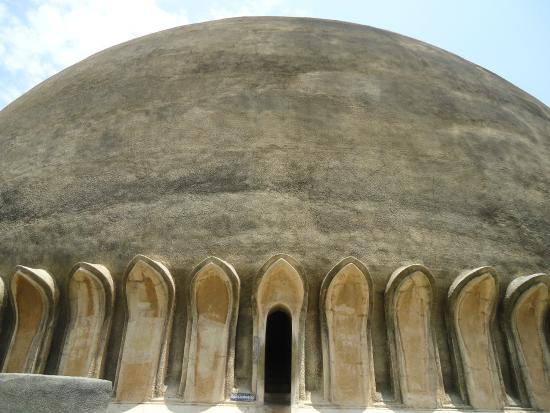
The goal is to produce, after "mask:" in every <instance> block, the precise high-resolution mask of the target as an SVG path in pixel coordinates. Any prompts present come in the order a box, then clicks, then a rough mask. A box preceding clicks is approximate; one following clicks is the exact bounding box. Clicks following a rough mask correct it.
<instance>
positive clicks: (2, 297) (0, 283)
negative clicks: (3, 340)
mask: <svg viewBox="0 0 550 413" xmlns="http://www.w3.org/2000/svg"><path fill="white" fill-rule="evenodd" d="M5 303H6V289H5V287H4V280H2V278H0V335H1V334H2V329H1V326H2V319H3V316H4V305H5Z"/></svg>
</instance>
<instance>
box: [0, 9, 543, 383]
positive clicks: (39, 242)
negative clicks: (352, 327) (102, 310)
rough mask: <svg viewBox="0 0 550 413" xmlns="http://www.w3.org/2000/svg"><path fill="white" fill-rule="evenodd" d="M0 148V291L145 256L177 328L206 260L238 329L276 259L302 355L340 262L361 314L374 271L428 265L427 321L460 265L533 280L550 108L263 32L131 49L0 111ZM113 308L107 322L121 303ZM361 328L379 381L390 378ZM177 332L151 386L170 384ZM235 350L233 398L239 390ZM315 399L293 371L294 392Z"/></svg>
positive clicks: (357, 28) (455, 73)
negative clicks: (166, 292)
mask: <svg viewBox="0 0 550 413" xmlns="http://www.w3.org/2000/svg"><path fill="white" fill-rule="evenodd" d="M0 147H1V148H2V150H1V151H0V165H1V166H2V168H1V169H0V181H1V182H2V186H1V188H0V271H1V275H2V277H4V279H5V280H6V283H7V282H8V276H9V275H10V274H12V273H13V271H14V268H15V266H16V265H18V264H23V265H26V266H30V267H37V268H45V269H47V270H48V271H49V272H50V273H51V274H52V275H53V276H54V278H55V279H56V280H57V281H58V284H59V286H60V288H61V290H62V293H63V289H64V288H65V287H64V285H65V284H64V283H66V281H67V274H68V273H69V270H70V269H71V267H72V266H73V265H74V264H75V263H76V262H78V261H87V262H92V263H101V264H103V265H104V266H106V267H108V268H109V269H110V270H111V272H112V274H113V277H114V279H115V284H117V283H118V284H120V279H121V277H122V273H123V272H124V268H125V267H126V265H127V263H128V262H129V261H130V260H131V258H132V257H133V256H135V255H136V254H138V253H139V254H145V255H147V256H149V257H153V258H154V259H155V260H158V261H161V262H163V263H165V264H166V265H167V266H168V267H169V268H170V270H171V272H172V274H173V275H174V278H175V280H176V287H177V288H176V289H177V295H178V297H179V298H178V300H180V299H181V302H182V303H183V304H181V303H180V301H178V304H177V306H176V315H175V325H176V324H177V323H180V324H179V325H180V326H181V325H184V324H185V317H186V315H185V294H187V289H186V285H187V279H188V278H187V277H188V275H189V273H190V271H191V269H192V268H193V267H194V266H195V265H196V264H198V263H199V262H201V261H202V260H203V259H204V258H205V257H207V256H216V257H220V258H221V259H223V260H225V261H227V262H228V263H230V264H232V265H233V266H234V267H235V270H236V272H237V273H238V275H239V277H240V279H241V282H242V292H241V310H240V314H239V332H242V333H243V334H245V333H246V334H248V333H249V331H248V330H249V329H251V328H252V327H251V321H250V320H251V317H252V315H251V311H252V310H251V298H250V296H251V294H252V288H253V278H254V275H255V274H256V273H257V272H258V271H259V269H260V268H261V266H262V264H264V263H265V262H266V261H267V260H268V259H269V258H270V257H272V256H273V255H275V254H277V253H286V254H289V255H291V256H292V257H293V258H294V259H295V260H296V262H298V263H299V264H300V265H301V266H302V268H303V273H304V274H305V278H306V279H307V282H308V283H309V298H308V300H309V309H308V320H309V319H310V318H311V320H312V322H311V324H310V325H309V326H308V327H307V328H308V330H307V331H309V332H310V333H311V334H312V336H310V337H308V336H307V334H308V333H306V346H310V347H312V348H314V349H317V350H319V348H320V344H318V334H319V333H318V332H317V324H316V321H315V320H316V318H315V317H317V315H316V313H317V305H318V297H319V295H318V291H319V288H320V284H321V281H322V279H323V277H324V276H325V275H326V273H327V272H328V271H329V270H330V268H331V267H332V266H333V265H334V264H336V263H337V262H338V261H339V260H340V259H342V258H343V257H346V256H354V257H357V258H358V259H360V260H361V261H362V262H363V263H365V264H366V265H367V266H368V268H369V271H370V273H371V276H372V279H373V283H374V289H375V300H376V301H375V303H374V311H375V312H377V314H382V313H383V303H382V295H383V292H384V288H385V286H386V283H387V281H388V278H389V276H390V274H391V273H392V271H394V270H395V269H396V268H398V267H400V266H401V265H405V264H408V263H412V262H415V263H422V264H424V265H426V266H427V267H428V268H430V270H431V271H432V273H433V275H434V278H435V283H436V286H437V288H438V291H439V293H438V296H439V297H440V302H439V304H438V306H441V307H440V308H443V305H444V299H443V298H441V297H443V296H444V295H445V294H446V290H447V288H448V287H449V285H450V284H451V281H452V280H453V279H454V278H455V277H456V276H457V275H458V274H459V272H460V271H462V270H463V269H465V268H474V267H480V266H482V265H491V266H493V267H494V268H495V269H496V271H497V272H498V273H499V275H500V279H501V281H502V282H503V283H505V282H508V281H509V280H511V279H512V278H514V277H515V276H517V275H520V274H530V273H533V272H540V271H544V270H547V269H548V264H549V251H550V249H549V245H550V214H549V210H550V202H549V197H550V195H549V190H550V109H549V108H548V107H546V106H545V105H544V104H542V103H541V102H539V101H537V100H536V99H535V98H533V97H532V96H530V95H528V94H526V93H525V92H523V91H522V90H520V89H518V88H517V87H515V86H513V85H512V84H510V83H509V82H507V81H505V80H503V79H502V78H500V77H498V76H496V75H495V74H493V73H491V72H489V71H487V70H485V69H483V68H481V67H479V66H477V65H475V64H472V63H470V62H468V61H466V60H464V59H462V58H460V57H458V56H455V55H453V54H450V53H448V52H446V51H443V50H441V49H438V48H436V47H433V46H430V45H428V44H425V43H423V42H420V41H417V40H414V39H410V38H407V37H404V36H401V35H398V34H395V33H391V32H387V31H384V30H379V29H375V28H371V27H366V26H361V25H356V24H349V23H342V22H336V21H327V20H316V19H305V18H272V17H269V18H268V17H262V18H259V17H258V18H236V19H227V20H220V21H214V22H208V23H201V24H194V25H189V26H184V27H179V28H175V29H171V30H166V31H163V32H159V33H155V34H152V35H149V36H145V37H142V38H139V39H136V40H133V41H130V42H127V43H124V44H121V45H118V46H115V47H112V48H110V49H107V50H105V51H103V52H100V53H98V54H96V55H93V56H91V57H89V58H88V59H86V60H84V61H82V62H80V63H78V64H76V65H74V66H72V67H70V68H68V69H66V70H64V71H62V72H61V73H59V74H57V75H55V76H53V77H52V78H50V79H48V80H47V81H45V82H43V83H42V84H40V85H39V86H37V87H35V88H34V89H32V90H31V91H29V92H28V93H26V94H25V95H24V96H22V97H21V98H19V99H17V100H16V101H15V102H13V103H12V104H10V105H9V106H7V107H6V108H5V109H3V110H2V111H1V112H0ZM115 311H116V314H115V325H119V326H120V325H121V324H122V318H123V316H122V314H123V312H124V308H123V307H122V304H117V307H116V309H115ZM375 320H379V321H375V324H374V325H373V328H374V329H375V330H376V332H377V334H378V336H379V338H378V339H377V338H376V337H378V336H375V339H374V340H375V342H374V343H373V345H374V348H375V365H376V360H381V361H380V362H379V364H377V365H376V375H377V380H378V381H379V382H380V383H382V382H384V381H386V382H389V378H388V377H389V373H388V365H387V361H384V360H385V356H384V353H385V351H384V350H379V351H378V353H376V349H377V348H379V349H383V348H384V346H385V338H384V337H385V329H384V328H385V327H384V324H383V316H382V315H379V316H376V317H375ZM438 320H439V321H438V325H439V327H441V328H443V325H444V321H443V319H442V318H439V319H438ZM182 330H183V329H182V328H179V327H178V329H174V343H177V345H176V346H173V348H174V350H173V351H172V352H171V353H170V359H171V360H175V361H176V362H175V363H174V367H170V369H169V373H168V376H169V379H168V382H170V377H172V380H173V382H174V383H175V382H176V381H177V379H176V378H177V377H179V376H178V374H179V373H180V372H181V368H180V367H178V365H179V364H181V359H182V357H183V356H182V352H183V345H182V344H181V343H183V340H184V335H185V331H182ZM61 331H62V329H61V330H59V331H58V332H57V333H56V337H58V338H55V337H54V348H55V345H56V340H57V344H59V342H60V340H61V338H60V337H61ZM440 341H441V345H442V346H446V344H445V343H444V342H445V337H444V336H442V338H441V339H440ZM238 342H239V341H238ZM242 343H244V344H241V347H239V345H238V346H237V350H236V351H237V354H236V357H237V365H236V380H237V383H238V382H239V380H241V381H244V382H246V380H248V379H246V377H248V376H249V375H250V372H249V370H250V361H249V360H248V357H249V352H248V351H249V350H248V346H249V344H250V341H246V340H245V341H243V342H242ZM117 345H118V342H116V340H115V342H114V344H113V350H110V353H109V361H108V367H107V373H106V375H107V377H108V378H112V377H113V376H114V371H115V367H116V358H117V351H116V349H117V347H116V346H117ZM319 357H320V356H318V355H312V356H311V357H310V358H308V359H307V361H306V371H308V372H318V371H319V369H320V368H321V360H320V358H319ZM54 359H55V356H54ZM441 359H442V361H441V363H442V366H443V376H444V380H445V382H446V383H450V382H452V381H453V379H452V378H451V377H452V376H453V373H452V372H451V362H450V356H449V355H448V354H445V352H442V355H441ZM54 365H55V360H54V361H52V360H51V359H50V361H49V366H50V367H49V368H50V370H52V369H53V368H54V367H53V366H54ZM388 386H389V385H388ZM245 387H246V386H245ZM320 387H321V384H320V379H319V378H318V375H317V374H312V375H310V376H309V377H308V376H307V375H306V389H313V391H315V389H319V388H320ZM382 387H383V386H382ZM388 388H389V387H388Z"/></svg>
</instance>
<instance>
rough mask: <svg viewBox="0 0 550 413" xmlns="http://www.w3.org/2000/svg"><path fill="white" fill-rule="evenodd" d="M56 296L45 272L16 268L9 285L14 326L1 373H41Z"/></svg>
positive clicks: (49, 337) (55, 312)
mask: <svg viewBox="0 0 550 413" xmlns="http://www.w3.org/2000/svg"><path fill="white" fill-rule="evenodd" d="M58 297H59V292H58V290H57V287H56V285H55V282H54V279H53V278H52V276H51V275H50V274H48V272H47V271H45V270H41V269H34V268H28V267H23V266H21V265H19V266H17V268H16V270H15V273H14V274H13V276H12V278H11V282H10V298H11V302H12V305H13V311H14V313H15V326H14V329H13V334H12V336H11V340H10V344H9V347H8V352H7V355H6V358H5V360H4V367H3V369H2V371H3V372H4V373H32V374H39V373H42V372H43V371H44V367H45V366H46V360H47V358H48V353H49V351H50V345H51V342H52V333H53V329H54V325H55V321H56V317H57V301H58Z"/></svg>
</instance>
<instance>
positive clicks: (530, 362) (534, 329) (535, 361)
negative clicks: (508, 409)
mask: <svg viewBox="0 0 550 413" xmlns="http://www.w3.org/2000/svg"><path fill="white" fill-rule="evenodd" d="M549 290H550V277H549V276H548V275H546V274H534V275H529V276H524V277H519V278H516V279H515V280H514V281H512V282H511V283H510V285H509V286H508V288H507V289H506V298H505V300H504V307H505V313H504V317H503V318H504V320H505V322H504V325H505V329H506V336H507V340H508V349H509V350H510V358H511V359H512V365H513V366H514V374H515V378H516V382H517V383H518V387H519V392H520V395H521V397H522V399H524V401H526V402H528V403H529V404H530V405H531V406H532V407H534V408H535V409H540V410H550V351H549V348H548V346H549V343H548V339H547V336H548V334H549V331H548V324H547V319H548V316H549V314H548V311H549V308H550V296H549Z"/></svg>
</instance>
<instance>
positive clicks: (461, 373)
mask: <svg viewBox="0 0 550 413" xmlns="http://www.w3.org/2000/svg"><path fill="white" fill-rule="evenodd" d="M497 300H498V281H497V275H496V272H495V270H494V269H493V268H490V267H481V268H477V269H475V270H472V271H467V272H465V273H464V274H462V275H461V276H459V277H458V278H457V279H456V280H455V281H454V282H453V284H452V285H451V287H450V288H449V299H448V307H449V308H448V311H449V313H448V324H449V329H450V330H451V340H452V344H453V356H454V357H455V359H456V366H457V370H458V371H457V373H458V382H459V386H460V389H461V393H462V395H463V398H464V399H467V400H468V401H469V403H470V404H471V405H472V407H473V408H474V409H476V410H501V409H503V408H504V403H505V392H504V385H503V382H502V376H501V371H500V365H499V361H498V357H497V353H496V350H495V340H494V337H493V332H492V330H493V329H494V328H495V326H494V319H495V311H496V306H497Z"/></svg>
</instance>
